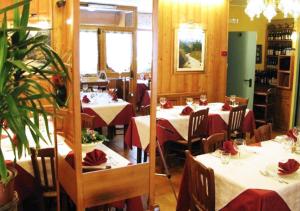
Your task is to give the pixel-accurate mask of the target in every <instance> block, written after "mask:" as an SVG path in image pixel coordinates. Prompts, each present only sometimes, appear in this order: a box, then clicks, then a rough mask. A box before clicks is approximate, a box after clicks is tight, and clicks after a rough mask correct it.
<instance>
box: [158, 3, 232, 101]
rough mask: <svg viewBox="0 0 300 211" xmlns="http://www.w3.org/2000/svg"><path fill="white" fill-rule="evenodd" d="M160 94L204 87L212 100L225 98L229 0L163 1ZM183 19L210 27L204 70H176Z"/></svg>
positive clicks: (160, 23) (160, 38) (205, 27)
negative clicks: (176, 41) (176, 46)
mask: <svg viewBox="0 0 300 211" xmlns="http://www.w3.org/2000/svg"><path fill="white" fill-rule="evenodd" d="M159 2H160V3H159V58H158V59H159V66H158V67H159V69H158V94H161V95H163V94H167V93H172V94H182V95H185V93H193V92H200V91H204V92H206V93H207V95H208V100H209V101H221V100H223V99H224V96H225V93H226V77H227V56H221V52H222V51H227V45H228V42H227V39H228V23H227V22H228V10H229V8H228V7H229V3H228V0H214V1H212V0H193V1H181V0H160V1H159ZM182 23H195V24H199V25H201V26H203V29H204V30H206V60H205V62H206V64H205V71H204V72H197V73H176V72H175V70H174V69H175V64H174V63H175V62H174V50H175V49H174V32H175V29H176V28H177V27H179V26H180V24H182Z"/></svg>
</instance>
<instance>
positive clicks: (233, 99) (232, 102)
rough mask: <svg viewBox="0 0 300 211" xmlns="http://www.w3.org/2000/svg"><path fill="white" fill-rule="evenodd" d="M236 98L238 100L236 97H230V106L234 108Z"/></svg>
mask: <svg viewBox="0 0 300 211" xmlns="http://www.w3.org/2000/svg"><path fill="white" fill-rule="evenodd" d="M235 98H236V96H235V95H230V98H229V100H230V105H232V106H234V105H235Z"/></svg>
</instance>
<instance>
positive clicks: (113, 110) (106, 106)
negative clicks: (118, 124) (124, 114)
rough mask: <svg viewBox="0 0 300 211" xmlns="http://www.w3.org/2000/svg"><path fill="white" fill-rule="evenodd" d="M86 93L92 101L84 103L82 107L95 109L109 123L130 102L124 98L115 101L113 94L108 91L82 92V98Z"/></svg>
mask: <svg viewBox="0 0 300 211" xmlns="http://www.w3.org/2000/svg"><path fill="white" fill-rule="evenodd" d="M85 95H86V96H87V97H88V98H89V99H90V100H91V102H89V103H82V107H83V108H91V109H92V110H94V111H95V112H96V113H97V115H99V117H100V118H101V119H103V121H104V122H105V123H106V124H107V125H109V123H111V121H113V120H114V118H115V117H116V116H117V115H118V114H119V113H120V112H121V111H122V110H123V109H124V108H125V107H126V106H127V105H128V104H129V103H128V102H126V101H124V100H122V99H118V101H113V100H112V98H111V96H110V95H109V94H107V93H96V92H95V93H91V92H88V93H81V99H82V98H83V96H85Z"/></svg>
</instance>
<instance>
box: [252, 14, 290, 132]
mask: <svg viewBox="0 0 300 211" xmlns="http://www.w3.org/2000/svg"><path fill="white" fill-rule="evenodd" d="M293 31H294V20H293V19H282V20H273V21H272V22H271V23H270V24H269V25H268V27H267V33H266V64H265V71H266V72H267V75H268V73H269V75H272V80H270V81H272V85H273V86H274V87H275V89H274V94H273V96H274V100H272V101H273V104H272V106H271V105H270V106H271V107H272V109H271V114H270V119H268V118H267V119H260V118H258V120H257V123H262V124H264V123H266V122H268V121H271V120H272V121H273V122H274V128H276V129H279V130H283V131H285V130H287V129H288V128H289V119H290V109H291V108H290V104H291V92H292V90H291V88H292V85H293V84H292V83H293V73H294V49H293V41H292V33H293ZM267 80H268V79H267ZM256 96H257V95H256V94H255V97H256ZM254 101H255V99H254ZM265 106H266V107H262V106H260V105H259V104H258V105H256V106H254V110H255V109H258V110H259V108H260V109H262V108H267V109H266V110H269V109H268V105H265ZM259 112H261V110H260V111H256V113H255V114H256V116H259ZM260 121H261V122H260Z"/></svg>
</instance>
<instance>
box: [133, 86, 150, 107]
mask: <svg viewBox="0 0 300 211" xmlns="http://www.w3.org/2000/svg"><path fill="white" fill-rule="evenodd" d="M147 90H148V86H147V85H146V84H144V83H137V84H136V102H137V105H141V103H142V100H143V97H144V95H145V93H146V92H147Z"/></svg>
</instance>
